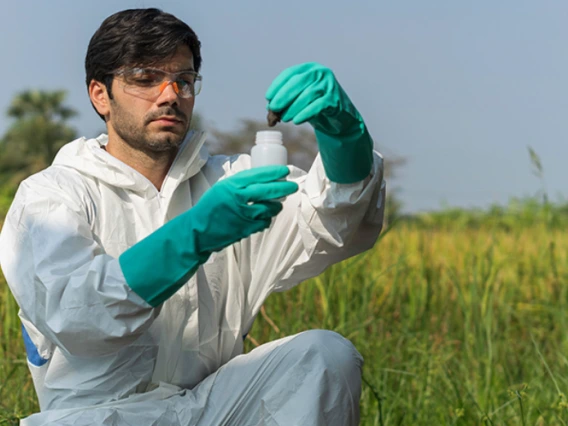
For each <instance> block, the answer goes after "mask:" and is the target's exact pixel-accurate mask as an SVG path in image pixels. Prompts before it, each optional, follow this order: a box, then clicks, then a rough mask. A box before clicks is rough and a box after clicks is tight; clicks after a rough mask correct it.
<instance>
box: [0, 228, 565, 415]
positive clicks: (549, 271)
mask: <svg viewBox="0 0 568 426" xmlns="http://www.w3.org/2000/svg"><path fill="white" fill-rule="evenodd" d="M454 219H455V218H454ZM426 223H428V222H427V221H426ZM567 278H568V235H567V233H566V232H565V231H564V230H563V227H561V226H550V223H548V222H546V221H539V220H535V221H532V222H530V221H529V222H522V223H521V222H520V221H519V223H518V225H516V224H515V222H514V221H511V223H510V224H509V225H507V226H496V225H493V224H489V222H488V224H487V225H485V224H484V223H483V222H479V221H478V222H476V224H475V226H463V221H460V220H458V219H455V220H452V221H450V222H448V223H445V224H444V226H441V225H440V224H439V223H437V222H435V221H434V222H432V223H430V224H429V225H428V224H427V225H424V224H422V225H417V224H413V223H400V224H398V225H395V226H394V227H393V228H392V230H390V231H389V232H387V233H385V234H384V235H383V237H382V239H381V241H380V242H379V243H378V244H377V245H376V246H375V248H374V249H373V250H371V251H369V252H367V253H365V254H363V255H360V256H358V257H356V258H352V259H349V260H347V261H345V262H343V263H342V264H340V265H336V266H335V267H333V268H331V269H329V270H328V271H326V272H325V273H324V274H322V275H321V276H320V277H318V278H316V279H313V280H311V281H309V282H306V283H304V284H302V285H301V286H299V287H298V288H296V289H294V290H292V291H290V292H288V293H284V294H278V295H274V296H272V297H271V298H270V299H269V300H268V302H267V303H266V305H265V308H266V314H265V315H261V316H259V318H258V320H257V322H256V324H255V326H254V328H253V330H252V332H251V333H250V335H251V336H252V339H251V340H249V341H248V342H247V345H248V349H250V348H251V347H253V345H254V342H256V343H264V342H267V341H270V340H272V339H275V338H279V337H282V336H285V335H288V334H293V333H296V332H299V331H302V330H306V329H311V328H327V329H332V330H335V331H337V332H339V333H341V334H342V335H344V336H346V337H348V338H349V339H351V340H352V341H353V343H354V344H355V345H356V346H357V348H358V349H359V351H360V352H361V353H362V354H363V356H364V357H365V362H366V363H365V367H364V381H365V383H364V385H363V396H362V400H361V412H362V422H361V424H363V425H483V424H487V425H556V424H558V425H565V424H568V411H567V410H568V400H567V396H566V395H568V358H567V357H566V356H567V355H568V320H567V315H566V310H567V308H568V306H567V301H568V289H567V287H566V279H567ZM16 313H17V308H16V306H15V304H14V302H13V300H12V299H11V297H10V295H9V291H8V290H7V286H6V285H5V284H4V282H1V283H0V323H1V326H0V425H4V424H8V425H9V424H12V422H15V421H16V420H15V419H16V418H17V417H18V416H25V415H27V414H29V413H31V412H33V411H34V410H36V409H37V405H36V401H35V397H34V393H33V388H32V384H31V381H30V378H29V376H28V372H27V368H26V364H25V357H24V349H23V345H22V343H21V337H20V331H19V323H18V321H17V317H16Z"/></svg>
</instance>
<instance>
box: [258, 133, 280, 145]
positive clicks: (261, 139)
mask: <svg viewBox="0 0 568 426" xmlns="http://www.w3.org/2000/svg"><path fill="white" fill-rule="evenodd" d="M255 143H256V144H257V145H258V144H262V143H275V144H280V145H282V132H279V131H277V130H263V131H260V132H256V140H255Z"/></svg>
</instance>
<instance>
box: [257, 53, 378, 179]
mask: <svg viewBox="0 0 568 426" xmlns="http://www.w3.org/2000/svg"><path fill="white" fill-rule="evenodd" d="M266 99H267V100H268V109H270V110H272V111H274V112H277V113H281V119H282V121H285V122H288V121H292V122H293V123H294V124H301V123H305V122H306V121H307V122H309V123H310V124H311V125H312V126H313V127H314V129H315V133H316V139H317V141H318V146H319V150H320V154H321V157H322V161H323V165H324V168H325V173H326V175H327V177H328V178H329V179H330V180H331V181H333V182H337V183H354V182H359V181H361V180H363V179H365V178H366V177H367V176H368V175H369V173H370V172H371V168H372V165H373V141H372V139H371V136H370V135H369V133H368V131H367V127H366V126H365V123H364V122H363V118H361V115H360V114H359V112H358V111H357V109H356V108H355V106H354V105H353V104H352V103H351V101H350V100H349V97H348V96H347V94H346V93H345V92H344V91H343V89H342V87H341V86H340V85H339V83H338V82H337V80H336V79H335V76H334V75H333V72H332V71H331V70H330V69H329V68H326V67H324V66H322V65H320V64H317V63H314V62H310V63H305V64H301V65H296V66H293V67H290V68H288V69H286V70H284V71H283V72H282V73H280V75H279V76H278V77H276V79H275V80H274V81H273V82H272V84H271V85H270V87H269V88H268V90H267V92H266Z"/></svg>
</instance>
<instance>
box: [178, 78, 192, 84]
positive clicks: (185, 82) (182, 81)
mask: <svg viewBox="0 0 568 426" xmlns="http://www.w3.org/2000/svg"><path fill="white" fill-rule="evenodd" d="M180 83H181V85H182V86H193V79H185V78H182V79H179V80H178V84H180Z"/></svg>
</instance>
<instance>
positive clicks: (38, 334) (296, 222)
mask: <svg viewBox="0 0 568 426" xmlns="http://www.w3.org/2000/svg"><path fill="white" fill-rule="evenodd" d="M204 141H205V135H204V134H202V133H190V134H189V135H188V137H187V139H186V141H185V143H184V144H183V146H182V148H181V149H180V152H179V153H178V156H177V158H176V160H175V162H174V163H173V165H172V167H171V169H170V171H169V173H168V175H167V177H166V178H165V181H164V183H163V186H162V189H161V191H158V190H157V189H156V188H155V187H154V186H153V185H152V184H151V183H150V181H148V180H147V179H146V178H145V177H143V176H142V175H141V174H139V173H138V172H136V171H135V170H134V169H132V168H130V167H129V166H127V165H126V164H124V163H122V162H121V161H119V160H118V159H116V158H114V157H113V156H111V155H110V154H108V153H107V152H106V151H105V150H104V149H101V147H102V146H104V145H105V144H106V142H107V137H106V136H105V135H102V136H100V137H99V138H97V139H90V140H86V139H84V138H81V139H78V140H76V141H74V142H71V143H69V144H67V145H66V146H64V147H63V148H62V149H61V150H60V152H59V153H58V155H57V157H56V159H55V161H54V163H53V165H52V166H51V167H49V168H48V169H46V170H44V171H42V172H40V173H38V174H36V175H34V176H32V177H30V178H28V179H27V180H25V181H24V182H23V183H22V184H21V185H20V188H19V189H18V192H17V195H16V197H15V199H14V202H13V204H12V206H11V208H10V211H9V213H8V215H7V217H6V221H5V224H4V227H3V229H2V233H1V235H0V264H1V267H2V270H3V272H4V275H5V277H6V279H7V282H8V284H9V286H10V288H11V290H12V292H13V294H14V296H15V298H16V300H17V302H18V304H19V306H20V308H21V311H20V317H21V320H22V323H23V325H24V327H25V331H24V334H27V336H26V338H27V343H28V365H29V369H30V371H31V373H32V377H33V381H34V385H35V388H36V391H37V394H38V398H39V403H40V407H41V413H38V414H34V415H32V416H30V417H28V418H27V419H24V420H22V423H21V424H23V425H28V426H38V425H76V426H77V425H79V426H80V425H92V424H96V425H133V426H134V425H136V426H145V425H148V426H149V425H184V426H185V425H280V426H283V425H312V424H317V425H340V424H341V425H344V424H345V425H347V424H356V423H357V422H358V416H359V412H358V406H357V401H358V398H359V395H360V391H361V389H360V386H361V382H360V368H361V363H362V359H361V358H360V356H359V354H358V353H357V351H356V350H355V349H354V347H353V346H352V345H351V344H350V343H349V342H348V341H347V340H345V339H343V338H342V337H341V336H339V335H337V334H336V333H333V332H329V331H308V332H304V333H301V334H299V335H296V336H290V337H287V338H284V339H281V340H278V341H275V342H271V343H268V344H266V345H263V346H261V347H259V348H256V349H255V350H253V351H252V352H251V353H249V354H246V355H241V354H242V352H243V336H245V335H246V333H247V332H248V331H249V330H250V328H251V326H252V324H253V321H254V319H255V316H256V315H257V313H258V311H259V309H260V307H261V306H262V304H263V302H264V301H265V299H266V298H267V296H268V295H269V294H270V293H271V292H274V291H283V290H286V289H289V288H291V287H293V286H294V285H296V284H298V283H299V282H301V281H303V280H306V279H307V278H310V277H313V276H316V275H318V274H319V273H321V272H322V271H323V270H324V269H325V268H326V267H328V266H329V265H331V264H333V263H336V262H338V261H340V260H342V259H345V258H347V257H350V256H353V255H355V254H357V253H360V252H362V251H364V250H367V249H369V248H371V247H372V246H373V244H374V243H375V241H376V239H377V237H378V235H379V232H380V230H381V225H382V218H383V208H384V197H385V194H384V182H383V162H382V159H381V157H380V155H378V154H375V159H374V166H373V170H372V172H371V175H370V177H369V178H367V179H366V180H365V181H362V182H359V183H355V184H349V185H342V184H335V183H332V182H330V181H329V180H328V179H327V178H326V176H325V173H324V169H323V165H322V163H321V160H320V158H319V157H318V158H317V159H316V161H315V163H314V165H313V166H312V168H311V170H310V171H309V173H307V174H306V173H305V172H303V171H301V170H299V169H297V168H294V167H291V170H292V172H291V174H290V176H289V179H290V180H295V181H296V182H298V183H299V185H300V190H299V191H298V192H297V193H296V194H293V195H292V196H289V197H288V198H287V199H286V201H285V203H284V209H283V211H282V212H281V213H280V214H279V215H278V216H277V217H276V218H275V219H274V221H273V224H272V226H271V227H270V228H269V229H267V230H266V231H264V232H262V233H257V234H254V235H252V236H251V237H249V238H246V239H244V240H241V241H240V242H238V243H236V244H234V245H232V246H229V247H228V248H226V249H225V250H223V251H221V252H219V253H214V254H213V256H212V257H211V258H210V259H209V260H208V261H207V263H205V264H204V265H202V266H201V267H199V269H198V271H197V273H196V274H195V275H194V276H193V277H192V278H191V279H190V280H189V281H188V282H187V283H186V284H185V285H184V286H183V287H182V288H180V290H179V291H178V292H177V293H176V294H174V295H173V296H172V297H171V298H170V299H168V300H167V301H166V302H165V303H163V304H162V306H161V307H158V308H152V307H151V306H150V305H149V304H147V303H146V302H145V301H144V300H143V299H142V298H141V297H139V296H138V295H137V294H136V293H135V292H133V291H132V290H131V289H130V287H129V286H128V284H127V283H126V281H125V278H124V276H123V274H122V271H121V268H120V266H119V262H118V257H119V255H120V254H121V253H123V252H124V251H125V250H127V249H128V248H129V247H131V246H132V245H134V244H135V243H137V242H138V241H140V240H141V239H143V238H144V237H146V236H147V235H148V234H150V233H152V232H153V231H155V230H156V229H158V228H159V227H160V226H162V225H163V224H164V223H166V222H167V221H169V220H170V219H172V218H173V217H175V216H177V215H179V214H180V213H182V212H184V211H185V210H187V209H189V208H191V206H192V205H194V204H195V203H196V202H197V201H198V200H199V198H200V197H201V196H202V195H203V193H204V192H205V191H207V190H208V189H209V188H210V187H211V186H212V185H213V184H214V183H215V182H216V181H217V180H219V179H221V178H224V177H227V176H230V175H233V174H235V173H236V172H239V171H241V170H244V169H247V168H249V167H250V157H249V156H247V155H240V156H234V157H226V156H208V154H207V151H206V149H205V148H204V147H203V144H204ZM26 332H27V333H26ZM239 355H241V356H239Z"/></svg>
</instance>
